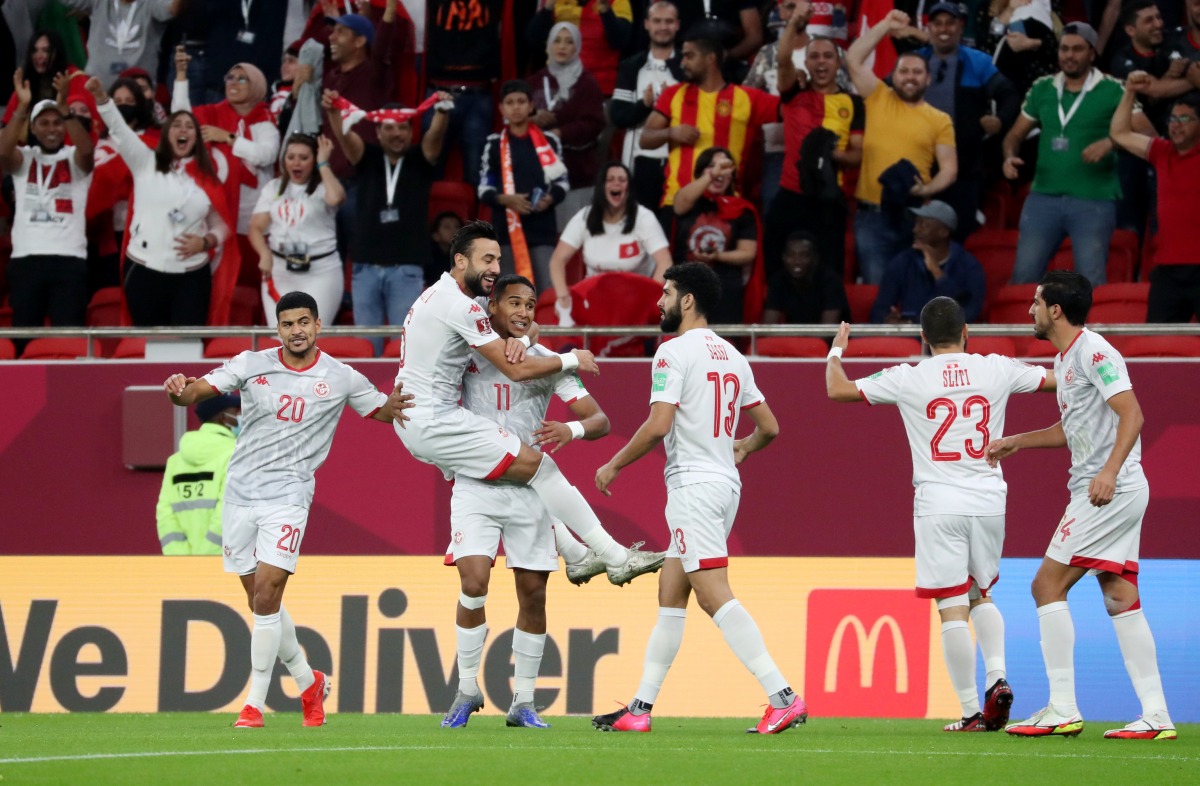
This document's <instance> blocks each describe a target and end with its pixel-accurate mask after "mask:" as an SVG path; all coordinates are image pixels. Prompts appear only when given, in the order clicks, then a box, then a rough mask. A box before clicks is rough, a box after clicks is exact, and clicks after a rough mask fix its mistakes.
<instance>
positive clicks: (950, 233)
mask: <svg viewBox="0 0 1200 786" xmlns="http://www.w3.org/2000/svg"><path fill="white" fill-rule="evenodd" d="M0 67H6V68H7V69H8V72H9V73H12V75H13V78H12V80H0V100H6V101H7V108H6V110H5V113H4V118H3V121H4V128H3V132H2V133H0V165H2V166H3V169H4V174H5V176H6V178H5V181H4V188H3V197H4V198H3V200H0V224H2V228H3V232H2V234H0V304H2V305H0V325H2V326H9V325H11V326H12V327H17V328H19V327H39V326H43V325H53V326H83V325H134V326H142V327H147V326H170V325H175V326H186V325H197V324H208V325H263V324H268V320H270V319H271V318H272V316H273V314H274V303H275V302H276V301H277V300H278V298H279V296H280V293H283V292H287V291H290V290H300V291H305V292H307V293H309V294H311V295H312V296H313V297H314V298H316V300H317V301H318V302H319V303H321V313H322V314H327V315H329V318H327V320H326V321H327V322H334V321H336V323H337V324H347V325H364V326H377V325H399V324H400V322H401V321H402V320H403V318H404V315H405V314H406V313H407V312H408V310H409V308H410V306H411V304H412V302H413V301H414V300H415V299H416V298H417V297H418V296H419V294H420V293H421V291H422V289H423V288H424V287H426V286H428V285H430V284H431V283H432V282H433V281H435V280H436V279H437V277H438V276H439V275H440V274H441V272H442V271H444V270H445V269H446V268H447V249H448V248H449V238H450V237H451V236H452V235H453V233H454V231H455V230H456V229H457V228H458V226H460V225H461V224H462V223H463V222H465V221H470V220H472V219H474V218H476V217H481V218H485V219H488V220H490V221H491V222H492V223H493V224H494V225H495V226H496V227H497V231H498V233H499V236H500V243H501V245H502V248H503V260H504V261H503V265H504V270H505V272H516V273H519V274H522V275H526V276H527V277H529V278H530V279H531V280H533V281H534V282H535V285H536V287H537V291H538V295H539V309H538V320H539V321H540V322H543V323H549V324H553V323H558V324H563V325H574V324H580V325H586V324H639V323H648V324H654V323H657V320H658V317H657V314H656V313H655V311H654V309H653V303H654V302H655V301H656V300H657V297H658V294H659V291H660V289H661V281H662V277H663V273H664V272H665V270H667V269H668V268H669V267H670V266H671V265H673V264H678V263H681V262H687V261H699V262H703V263H705V264H707V265H710V266H711V267H712V268H713V269H714V270H715V271H716V273H717V274H718V277H719V278H720V280H721V282H722V289H723V298H722V301H721V304H720V307H719V309H718V314H717V315H714V317H715V318H714V319H713V321H714V322H715V323H757V322H767V323H792V324H808V323H827V324H833V323H836V322H838V321H840V320H841V319H843V318H851V319H853V320H854V321H856V322H867V321H870V322H877V323H892V324H897V323H907V322H912V321H914V319H915V317H916V315H917V314H919V312H920V310H921V308H922V306H923V305H924V304H925V303H927V302H928V301H929V300H930V299H932V298H933V297H936V296H939V295H945V296H949V297H951V298H953V299H955V300H956V301H958V302H959V303H960V304H961V305H962V307H963V309H964V311H965V312H966V314H967V318H968V320H970V321H973V322H978V321H991V322H1001V323H1009V322H1027V321H1028V316H1027V314H1026V312H1027V310H1028V307H1029V303H1030V302H1031V300H1032V295H1033V289H1034V286H1035V285H1034V284H1033V283H1032V282H1036V281H1038V280H1039V279H1040V278H1041V276H1042V275H1043V274H1044V273H1045V271H1046V270H1047V269H1074V270H1076V271H1078V272H1080V273H1082V274H1083V275H1085V276H1086V277H1087V278H1088V279H1089V280H1090V281H1091V283H1092V284H1093V285H1094V286H1095V287H1097V289H1096V303H1097V308H1096V310H1094V311H1093V315H1092V319H1093V320H1094V321H1096V322H1143V321H1147V322H1186V321H1189V320H1194V319H1195V318H1196V316H1197V314H1198V312H1200V257H1198V256H1197V252H1196V250H1195V249H1196V244H1195V242H1194V238H1193V237H1192V234H1193V233H1192V225H1191V224H1190V222H1189V220H1188V217H1189V214H1190V213H1192V212H1194V209H1195V206H1196V205H1198V204H1200V147H1198V146H1197V143H1198V142H1200V0H1158V2H1157V3H1156V2H1155V0H1126V2H1124V3H1121V2H1119V0H1108V1H1107V2H1086V1H1085V0H990V2H989V0H971V1H970V2H966V3H963V4H959V3H952V2H937V3H921V4H916V3H912V2H909V0H894V2H893V0H860V1H859V2H855V3H842V2H840V0H833V1H832V2H830V1H829V0H818V1H816V2H810V0H780V2H778V3H776V2H773V1H772V0H766V1H765V2H759V3H756V2H754V1H753V0H737V1H736V2H732V1H730V2H711V3H710V2H707V1H706V2H700V0H657V1H655V0H584V1H583V2H579V1H578V0H424V1H422V0H358V2H350V0H319V1H318V2H311V0H242V2H239V3H231V2H230V3H226V2H214V1H213V0H208V1H205V0H144V1H143V2H137V1H136V0H132V1H131V0H116V2H109V1H108V0H19V1H18V0H9V2H6V3H4V4H3V7H2V8H0ZM581 287H582V289H579V288H581ZM589 295H590V297H589ZM597 295H601V296H600V297H597ZM643 301H644V303H643ZM334 314H337V316H336V318H334V317H333V315H334ZM139 341H140V340H127V341H126V342H125V343H124V344H123V346H122V347H117V348H116V349H115V350H114V348H112V347H108V348H106V352H105V353H104V354H112V353H113V352H114V351H116V352H117V353H118V354H125V355H127V356H134V357H136V356H139V353H140V351H141V348H142V347H144V341H142V342H140V343H139ZM4 343H7V342H5V341H3V340H0V344H4ZM30 343H32V342H28V341H25V340H18V341H16V342H13V343H12V344H11V345H10V346H7V347H5V346H0V357H14V356H20V355H21V353H22V351H26V350H27V349H28V347H27V346H26V345H27V344H30ZM620 346H623V347H625V348H626V350H629V351H633V352H635V353H638V354H640V353H641V352H642V351H643V347H642V346H641V345H640V343H635V344H632V345H631V344H624V345H620ZM241 348H244V347H241V346H240V345H238V346H231V347H226V348H225V352H226V354H225V356H228V355H229V354H233V352H234V351H237V350H238V349H241ZM210 349H212V354H210V356H212V357H220V356H222V355H221V351H222V350H221V349H219V348H217V349H214V348H213V347H212V345H210ZM616 349H617V344H614V350H616ZM1017 349H1019V348H1017ZM397 350H398V347H397V346H396V345H395V344H390V345H389V344H385V343H384V342H382V341H377V342H373V343H370V344H369V345H365V348H364V349H363V352H364V354H366V355H368V356H369V355H372V354H374V355H378V354H381V353H382V354H389V353H390V352H394V351H397ZM339 354H342V355H344V356H353V355H354V354H355V352H353V351H348V349H347V347H340V348H339ZM815 354H823V350H819V351H817V352H815ZM27 356H30V357H32V356H34V355H33V354H32V353H31V354H28V355H27Z"/></svg>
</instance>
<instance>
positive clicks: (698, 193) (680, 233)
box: [674, 147, 761, 325]
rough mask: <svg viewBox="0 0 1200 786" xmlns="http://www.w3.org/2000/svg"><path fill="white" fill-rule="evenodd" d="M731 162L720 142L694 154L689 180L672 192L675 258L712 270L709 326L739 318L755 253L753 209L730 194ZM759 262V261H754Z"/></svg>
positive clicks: (733, 178) (733, 169)
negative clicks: (716, 295)
mask: <svg viewBox="0 0 1200 786" xmlns="http://www.w3.org/2000/svg"><path fill="white" fill-rule="evenodd" d="M736 176H737V165H736V164H735V163H734V161H733V156H732V155H731V154H730V153H729V151H728V150H726V149H725V148H723V147H710V148H708V149H707V150H705V151H704V152H703V153H701V154H700V155H699V156H697V157H696V169H695V172H694V173H693V177H692V181H691V182H690V183H688V184H687V185H686V186H684V187H683V188H681V189H679V191H678V192H676V194H675V202H674V210H675V216H676V218H675V243H674V249H675V262H676V263H683V262H703V263H704V264H706V265H708V266H709V267H711V268H712V269H713V270H714V271H716V274H717V278H718V279H719V280H720V282H721V300H720V303H719V304H718V305H717V307H716V308H715V309H714V310H713V311H712V312H711V313H710V314H709V319H711V320H712V323H713V324H714V325H739V324H741V323H742V315H743V308H742V303H743V299H744V297H743V296H744V293H745V286H746V284H747V283H748V282H749V279H750V275H751V273H752V272H753V269H754V266H755V261H756V259H757V258H758V256H759V254H758V214H757V213H755V212H754V207H753V206H752V205H751V204H750V203H749V202H747V201H746V200H745V199H742V198H741V197H739V196H736V195H735V193H734V192H735V190H736V189H735V186H736V182H735V181H736ZM759 267H761V265H759Z"/></svg>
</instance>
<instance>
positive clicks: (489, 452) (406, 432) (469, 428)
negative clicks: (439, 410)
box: [395, 407, 521, 480]
mask: <svg viewBox="0 0 1200 786" xmlns="http://www.w3.org/2000/svg"><path fill="white" fill-rule="evenodd" d="M404 425H405V427H404V428H401V427H400V424H399V423H397V424H395V429H396V434H398V435H399V437H400V441H401V442H403V443H404V447H405V448H407V449H408V452H409V453H411V454H412V455H413V458H415V459H417V460H419V461H424V462H425V463H426V464H433V465H434V466H436V467H437V468H438V469H440V470H441V471H442V474H443V475H445V476H446V479H447V480H450V479H451V478H453V477H454V476H456V475H465V476H466V477H468V478H477V479H479V480H495V479H496V478H498V477H500V476H501V475H503V474H504V471H505V470H507V469H508V467H509V465H510V464H512V463H513V460H515V459H516V457H517V454H518V453H520V451H521V440H520V439H518V438H517V435H516V434H512V433H510V432H508V431H507V430H505V429H503V428H501V427H500V426H498V425H496V424H495V423H493V422H492V421H490V420H488V419H487V418H484V417H481V416H479V415H476V414H475V413H473V412H468V411H467V410H465V409H462V408H461V407H460V408H458V409H455V410H453V411H452V412H448V413H446V414H444V415H439V416H438V417H436V418H431V419H428V420H419V421H414V420H410V421H408V422H407V423H405V424H404Z"/></svg>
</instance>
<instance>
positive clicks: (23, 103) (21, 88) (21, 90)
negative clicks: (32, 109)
mask: <svg viewBox="0 0 1200 786" xmlns="http://www.w3.org/2000/svg"><path fill="white" fill-rule="evenodd" d="M13 92H14V93H16V95H17V106H19V107H22V108H26V109H27V108H29V105H30V103H32V102H33V89H32V88H31V87H30V86H29V81H28V80H27V79H25V71H24V69H21V68H18V69H17V70H16V71H14V72H13Z"/></svg>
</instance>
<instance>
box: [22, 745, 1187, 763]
mask: <svg viewBox="0 0 1200 786" xmlns="http://www.w3.org/2000/svg"><path fill="white" fill-rule="evenodd" d="M517 749H518V748H517V747H516V746H512V745H490V746H474V747H473V750H500V751H503V750H517ZM286 750H287V752H288V753H355V752H360V751H361V752H370V751H424V750H452V747H451V746H445V745H367V746H342V747H332V748H287V749H286ZM538 750H558V751H577V750H585V748H583V747H579V746H562V745H560V746H555V747H549V748H538ZM587 750H593V749H587ZM695 750H696V749H695V748H686V747H684V748H680V747H673V748H657V749H655V752H670V753H687V752H693V751H695ZM279 752H280V749H279V748H239V749H233V750H217V751H212V750H208V751H132V752H129V753H79V754H69V755H63V756H29V757H14V758H7V759H0V764H40V763H47V762H61V761H97V760H104V759H150V758H161V757H168V756H246V755H258V754H263V753H279ZM756 753H799V754H802V753H812V754H830V755H833V754H851V753H852V754H854V755H862V754H871V755H875V756H1023V757H1026V758H1041V759H1113V760H1121V761H1129V757H1128V756H1104V755H1101V756H1097V755H1094V754H1084V753H1032V752H1030V753H1019V752H1014V751H913V750H890V751H885V750H863V751H845V750H834V749H831V748H790V749H786V750H779V749H775V750H765V751H756ZM1142 758H1145V759H1147V760H1149V761H1185V762H1186V761H1200V757H1196V756H1146V757H1142Z"/></svg>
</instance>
